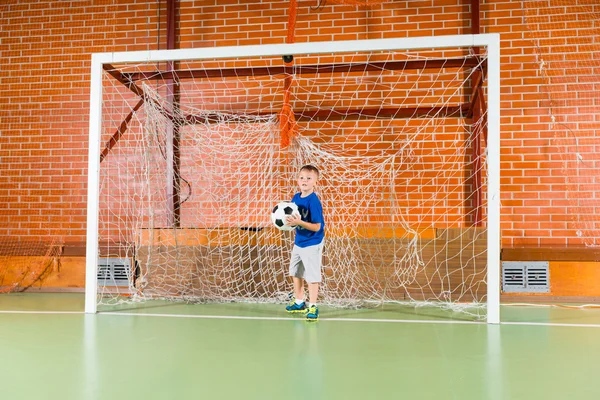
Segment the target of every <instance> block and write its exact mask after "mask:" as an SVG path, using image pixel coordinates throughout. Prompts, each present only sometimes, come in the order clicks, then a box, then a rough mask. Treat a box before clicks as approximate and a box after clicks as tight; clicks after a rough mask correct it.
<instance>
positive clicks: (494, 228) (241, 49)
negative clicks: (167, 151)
mask: <svg viewBox="0 0 600 400" xmlns="http://www.w3.org/2000/svg"><path fill="white" fill-rule="evenodd" d="M455 47H464V48H469V47H486V48H487V129H488V136H487V162H488V180H487V276H486V283H487V323H490V324H499V323H500V36H499V35H498V34H480V35H451V36H433V37H414V38H394V39H370V40H348V41H330V42H316V43H293V44H272V45H252V46H227V47H211V48H197V49H177V50H149V51H133V52H113V53H94V54H92V57H91V78H90V118H89V148H88V150H89V152H88V157H89V159H88V193H87V228H86V229H87V230H86V278H85V313H88V314H95V313H96V312H97V295H98V283H97V271H98V257H99V255H98V254H99V253H98V251H99V243H98V228H99V221H98V219H99V195H100V151H101V143H100V137H101V132H102V76H103V67H104V65H105V64H115V63H134V62H159V61H177V60H182V59H185V60H203V59H221V58H228V57H232V56H235V57H259V56H281V55H284V54H286V55H299V54H300V55H301V54H323V53H338V52H339V53H342V52H356V51H384V50H413V49H431V48H436V49H443V48H455Z"/></svg>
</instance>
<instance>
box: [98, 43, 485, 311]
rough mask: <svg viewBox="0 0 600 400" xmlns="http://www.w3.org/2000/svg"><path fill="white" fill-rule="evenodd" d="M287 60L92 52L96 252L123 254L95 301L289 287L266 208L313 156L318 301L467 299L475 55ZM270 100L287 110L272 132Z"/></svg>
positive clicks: (256, 296) (259, 292)
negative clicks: (318, 216) (99, 150)
mask: <svg viewBox="0 0 600 400" xmlns="http://www.w3.org/2000/svg"><path fill="white" fill-rule="evenodd" d="M294 63H295V64H294V66H289V67H287V68H284V67H283V62H282V61H281V58H279V57H261V58H256V59H235V58H231V59H226V60H207V61H193V62H187V61H185V60H181V61H179V62H178V65H177V66H176V72H175V73H173V74H171V73H165V72H158V71H161V70H163V71H164V70H165V66H164V65H113V66H107V67H106V73H105V79H104V88H103V90H104V94H103V110H102V115H103V137H102V143H106V144H107V148H106V151H105V152H104V156H103V158H102V162H101V172H100V220H99V226H100V228H99V236H100V256H101V257H121V258H123V257H127V258H130V259H131V260H133V265H134V267H132V270H131V271H130V272H128V273H127V277H126V282H125V283H121V284H120V286H119V284H117V283H115V282H112V283H111V282H110V279H108V280H106V281H105V283H107V285H105V286H100V287H99V301H100V304H110V303H114V302H115V301H123V299H125V300H127V299H129V300H132V299H147V298H170V299H179V300H185V301H198V302H211V301H265V302H268V301H270V302H273V301H283V300H287V296H288V294H289V293H290V291H291V285H290V282H288V280H287V277H286V276H287V268H288V262H289V257H290V252H291V248H292V242H293V233H289V232H281V231H279V230H277V229H276V228H275V227H274V226H272V225H271V222H270V213H271V210H272V208H273V207H274V205H275V204H277V203H278V202H280V201H289V200H290V199H291V198H292V195H293V194H294V193H295V192H296V191H297V190H296V189H297V188H296V185H295V182H296V175H297V173H298V171H299V169H300V167H301V166H302V165H305V164H312V165H314V166H316V167H317V168H318V169H319V170H320V172H321V175H320V176H321V178H320V181H319V183H318V186H317V190H316V191H317V194H318V195H319V197H320V199H321V202H322V203H323V208H324V216H325V227H326V239H325V251H324V265H323V275H324V281H323V284H322V289H321V294H322V299H320V300H319V301H320V302H323V303H327V304H332V305H342V306H347V305H360V304H367V303H376V304H378V303H381V302H413V303H415V304H435V305H442V306H446V307H451V308H453V309H457V308H463V307H465V305H466V306H468V307H473V306H474V307H475V309H481V307H480V306H481V305H483V304H484V303H485V294H486V284H485V274H486V247H487V246H486V228H485V226H486V211H485V210H486V199H485V182H486V171H487V167H486V158H485V139H484V135H483V134H481V133H482V132H484V131H485V121H486V118H485V115H486V113H485V107H484V108H483V110H482V112H481V113H480V114H481V115H482V117H481V118H479V119H477V120H476V121H473V118H472V115H471V112H470V109H472V108H473V107H472V104H471V103H473V104H475V103H476V102H475V101H472V100H471V99H473V96H472V95H471V92H473V91H477V90H473V87H472V86H473V85H477V82H478V80H477V78H476V76H477V74H479V73H480V72H483V74H482V75H481V76H483V77H484V79H482V80H481V81H482V84H481V89H479V93H480V96H479V97H480V98H483V95H484V91H483V89H485V70H486V59H485V56H481V57H474V56H471V55H470V54H469V51H468V49H453V50H444V51H441V50H436V49H430V50H427V51H411V52H406V51H402V52H399V51H398V52H391V51H384V52H374V53H368V54H365V53H346V54H342V55H340V54H326V55H320V56H315V55H306V56H302V55H296V56H295V59H294ZM171 78H174V80H175V82H176V85H171V84H170V79H171ZM290 78H291V79H290ZM290 83H291V84H290ZM288 87H289V91H288V90H287V88H288ZM170 93H174V94H173V95H171V94H170ZM286 96H287V98H286ZM288 99H289V100H288ZM286 104H288V105H289V107H290V108H291V110H292V112H293V114H294V118H295V120H296V122H295V124H296V125H295V128H294V129H293V130H292V131H293V132H294V133H295V134H294V135H292V138H291V142H290V145H289V146H282V145H281V141H282V134H283V135H285V133H284V132H283V131H282V125H281V118H282V116H281V111H282V109H285V106H286ZM132 110H133V111H132ZM128 114H129V118H128V117H127V116H128ZM123 121H126V123H124V122H123ZM119 126H121V128H122V129H120V130H118V129H117V128H118V127H119ZM479 128H483V129H479ZM115 132H116V133H115ZM477 132H480V134H477ZM111 138H112V139H111ZM172 138H175V139H172ZM173 159H175V160H176V162H175V163H173V161H172V160H173ZM174 164H175V166H173V165H174ZM173 182H175V183H173ZM124 295H128V296H130V297H128V298H127V297H123V296H124ZM476 312H480V311H476Z"/></svg>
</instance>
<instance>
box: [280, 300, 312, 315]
mask: <svg viewBox="0 0 600 400" xmlns="http://www.w3.org/2000/svg"><path fill="white" fill-rule="evenodd" d="M306 310H307V308H306V302H304V301H303V302H302V303H300V304H296V301H295V300H292V301H291V302H290V304H289V305H288V306H286V307H285V311H287V312H289V313H305V312H306Z"/></svg>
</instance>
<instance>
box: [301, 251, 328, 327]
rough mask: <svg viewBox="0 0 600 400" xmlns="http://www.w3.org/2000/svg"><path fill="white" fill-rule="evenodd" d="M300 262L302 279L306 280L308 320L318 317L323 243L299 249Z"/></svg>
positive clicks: (314, 319)
mask: <svg viewBox="0 0 600 400" xmlns="http://www.w3.org/2000/svg"><path fill="white" fill-rule="evenodd" d="M299 253H300V256H301V257H302V264H304V279H305V280H306V282H308V295H309V301H310V305H309V307H308V312H307V314H306V319H307V320H308V321H316V320H318V319H319V309H318V308H317V298H318V297H319V284H320V283H321V279H322V278H321V264H322V261H321V260H322V255H323V243H320V244H318V245H315V246H309V247H306V248H303V249H301V250H300V252H299Z"/></svg>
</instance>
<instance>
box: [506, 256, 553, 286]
mask: <svg viewBox="0 0 600 400" xmlns="http://www.w3.org/2000/svg"><path fill="white" fill-rule="evenodd" d="M502 291H503V292H506V293H549V292H550V269H549V265H548V262H547V261H527V262H522V261H503V262H502Z"/></svg>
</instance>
